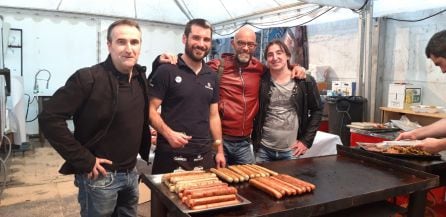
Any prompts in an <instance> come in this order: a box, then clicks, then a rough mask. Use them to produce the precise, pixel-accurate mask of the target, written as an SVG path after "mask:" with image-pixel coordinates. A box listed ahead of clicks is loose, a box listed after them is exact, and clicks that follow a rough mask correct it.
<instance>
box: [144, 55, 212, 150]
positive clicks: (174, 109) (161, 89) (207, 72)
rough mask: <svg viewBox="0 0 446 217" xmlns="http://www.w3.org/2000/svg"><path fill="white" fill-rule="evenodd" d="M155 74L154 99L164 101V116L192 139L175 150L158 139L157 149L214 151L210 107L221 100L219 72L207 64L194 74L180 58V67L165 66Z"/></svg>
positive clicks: (151, 90)
mask: <svg viewBox="0 0 446 217" xmlns="http://www.w3.org/2000/svg"><path fill="white" fill-rule="evenodd" d="M153 73H155V74H154V75H152V79H151V80H150V84H149V94H150V96H151V97H156V98H158V99H161V100H162V101H163V102H162V104H161V117H162V119H163V120H164V122H165V123H166V124H167V126H169V127H170V128H172V129H173V130H174V131H177V132H184V133H185V134H186V135H189V136H192V139H191V140H189V144H187V145H186V147H185V148H183V149H172V148H171V146H170V145H169V144H168V142H167V140H166V139H165V138H164V137H163V136H162V135H159V136H158V141H157V144H158V145H157V149H158V148H159V149H160V150H161V151H170V152H175V153H184V154H200V153H204V152H207V151H209V150H211V149H212V144H211V143H212V142H211V138H212V137H211V135H210V128H209V108H210V105H211V104H213V103H217V102H218V100H219V88H218V85H217V76H216V73H215V72H214V71H213V70H212V69H211V68H209V67H208V66H207V65H206V64H204V62H203V63H202V69H201V70H200V72H199V73H198V74H195V73H194V72H193V71H192V70H191V69H190V68H189V67H188V66H187V65H186V64H185V63H184V61H183V60H182V59H181V57H180V55H179V56H178V64H177V65H172V64H163V65H161V66H160V67H159V68H158V69H157V70H156V71H155V72H153Z"/></svg>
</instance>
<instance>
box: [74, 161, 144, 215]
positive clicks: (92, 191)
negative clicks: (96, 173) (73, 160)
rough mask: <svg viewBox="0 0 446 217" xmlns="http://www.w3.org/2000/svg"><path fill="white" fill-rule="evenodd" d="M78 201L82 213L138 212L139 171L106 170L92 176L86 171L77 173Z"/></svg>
mask: <svg viewBox="0 0 446 217" xmlns="http://www.w3.org/2000/svg"><path fill="white" fill-rule="evenodd" d="M74 183H75V185H76V186H77V187H78V188H79V194H78V202H79V204H80V207H81V211H80V214H81V216H82V217H87V216H90V217H93V216H94V217H99V216H104V217H109V216H129V217H130V216H132V217H133V216H137V206H138V197H139V189H138V172H137V171H136V169H133V170H131V171H129V172H122V173H121V172H107V176H105V177H104V176H100V177H99V178H97V179H95V180H92V179H89V178H88V177H87V174H76V175H75V180H74Z"/></svg>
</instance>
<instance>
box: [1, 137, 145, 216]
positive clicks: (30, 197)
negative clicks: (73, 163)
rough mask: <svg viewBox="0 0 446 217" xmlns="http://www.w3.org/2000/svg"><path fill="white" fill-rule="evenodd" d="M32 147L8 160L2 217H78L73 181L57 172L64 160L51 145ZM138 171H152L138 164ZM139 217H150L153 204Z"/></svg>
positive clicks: (140, 212)
mask: <svg viewBox="0 0 446 217" xmlns="http://www.w3.org/2000/svg"><path fill="white" fill-rule="evenodd" d="M31 143H32V144H33V147H34V150H29V151H26V152H25V153H24V155H22V153H15V154H13V155H12V156H11V157H10V158H9V159H8V162H7V165H8V167H9V170H8V173H9V174H8V176H7V182H6V188H5V189H4V191H3V193H2V194H1V195H0V216H5V217H6V216H7V217H28V216H29V217H71V216H73V217H74V216H79V204H78V203H77V188H76V187H75V186H74V184H73V179H74V177H73V176H72V175H71V176H64V175H61V174H59V173H58V172H57V171H58V170H59V167H60V165H61V164H62V163H63V159H62V158H61V157H60V156H59V154H57V152H56V151H55V150H54V149H53V148H52V147H51V146H50V145H49V144H44V145H41V144H40V143H39V142H38V140H34V141H33V140H31ZM0 152H1V151H0ZM138 169H139V170H140V171H141V170H146V171H147V170H150V168H149V167H148V166H147V165H146V164H145V163H143V162H142V161H141V162H139V163H138ZM0 178H1V179H2V178H3V174H0ZM0 184H1V183H0ZM144 196H145V197H147V195H144ZM138 216H140V217H149V216H150V201H149V202H144V203H141V204H140V205H139V206H138Z"/></svg>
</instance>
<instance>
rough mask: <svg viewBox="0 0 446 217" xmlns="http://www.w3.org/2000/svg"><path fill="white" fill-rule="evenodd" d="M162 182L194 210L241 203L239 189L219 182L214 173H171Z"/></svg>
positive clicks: (164, 176)
mask: <svg viewBox="0 0 446 217" xmlns="http://www.w3.org/2000/svg"><path fill="white" fill-rule="evenodd" d="M215 179H217V180H215ZM162 180H163V182H164V183H165V184H166V185H167V186H168V187H169V189H170V190H171V191H175V192H176V193H177V194H178V197H179V198H180V200H181V202H182V203H183V204H185V205H186V206H187V207H188V208H189V209H192V210H202V209H209V208H216V207H224V206H229V205H236V204H239V203H240V201H239V199H238V198H237V189H236V188H234V187H230V186H228V184H227V183H223V182H222V181H220V180H218V178H217V177H216V175H215V174H214V173H208V172H204V171H187V172H180V173H169V174H165V175H163V177H162Z"/></svg>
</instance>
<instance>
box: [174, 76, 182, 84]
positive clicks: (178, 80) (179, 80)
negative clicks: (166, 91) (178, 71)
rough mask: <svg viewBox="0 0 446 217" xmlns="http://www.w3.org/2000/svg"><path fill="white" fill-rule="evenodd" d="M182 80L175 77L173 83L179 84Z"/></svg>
mask: <svg viewBox="0 0 446 217" xmlns="http://www.w3.org/2000/svg"><path fill="white" fill-rule="evenodd" d="M182 80H183V79H182V78H181V77H180V76H177V77H175V82H177V83H178V84H179V83H181V81H182Z"/></svg>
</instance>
